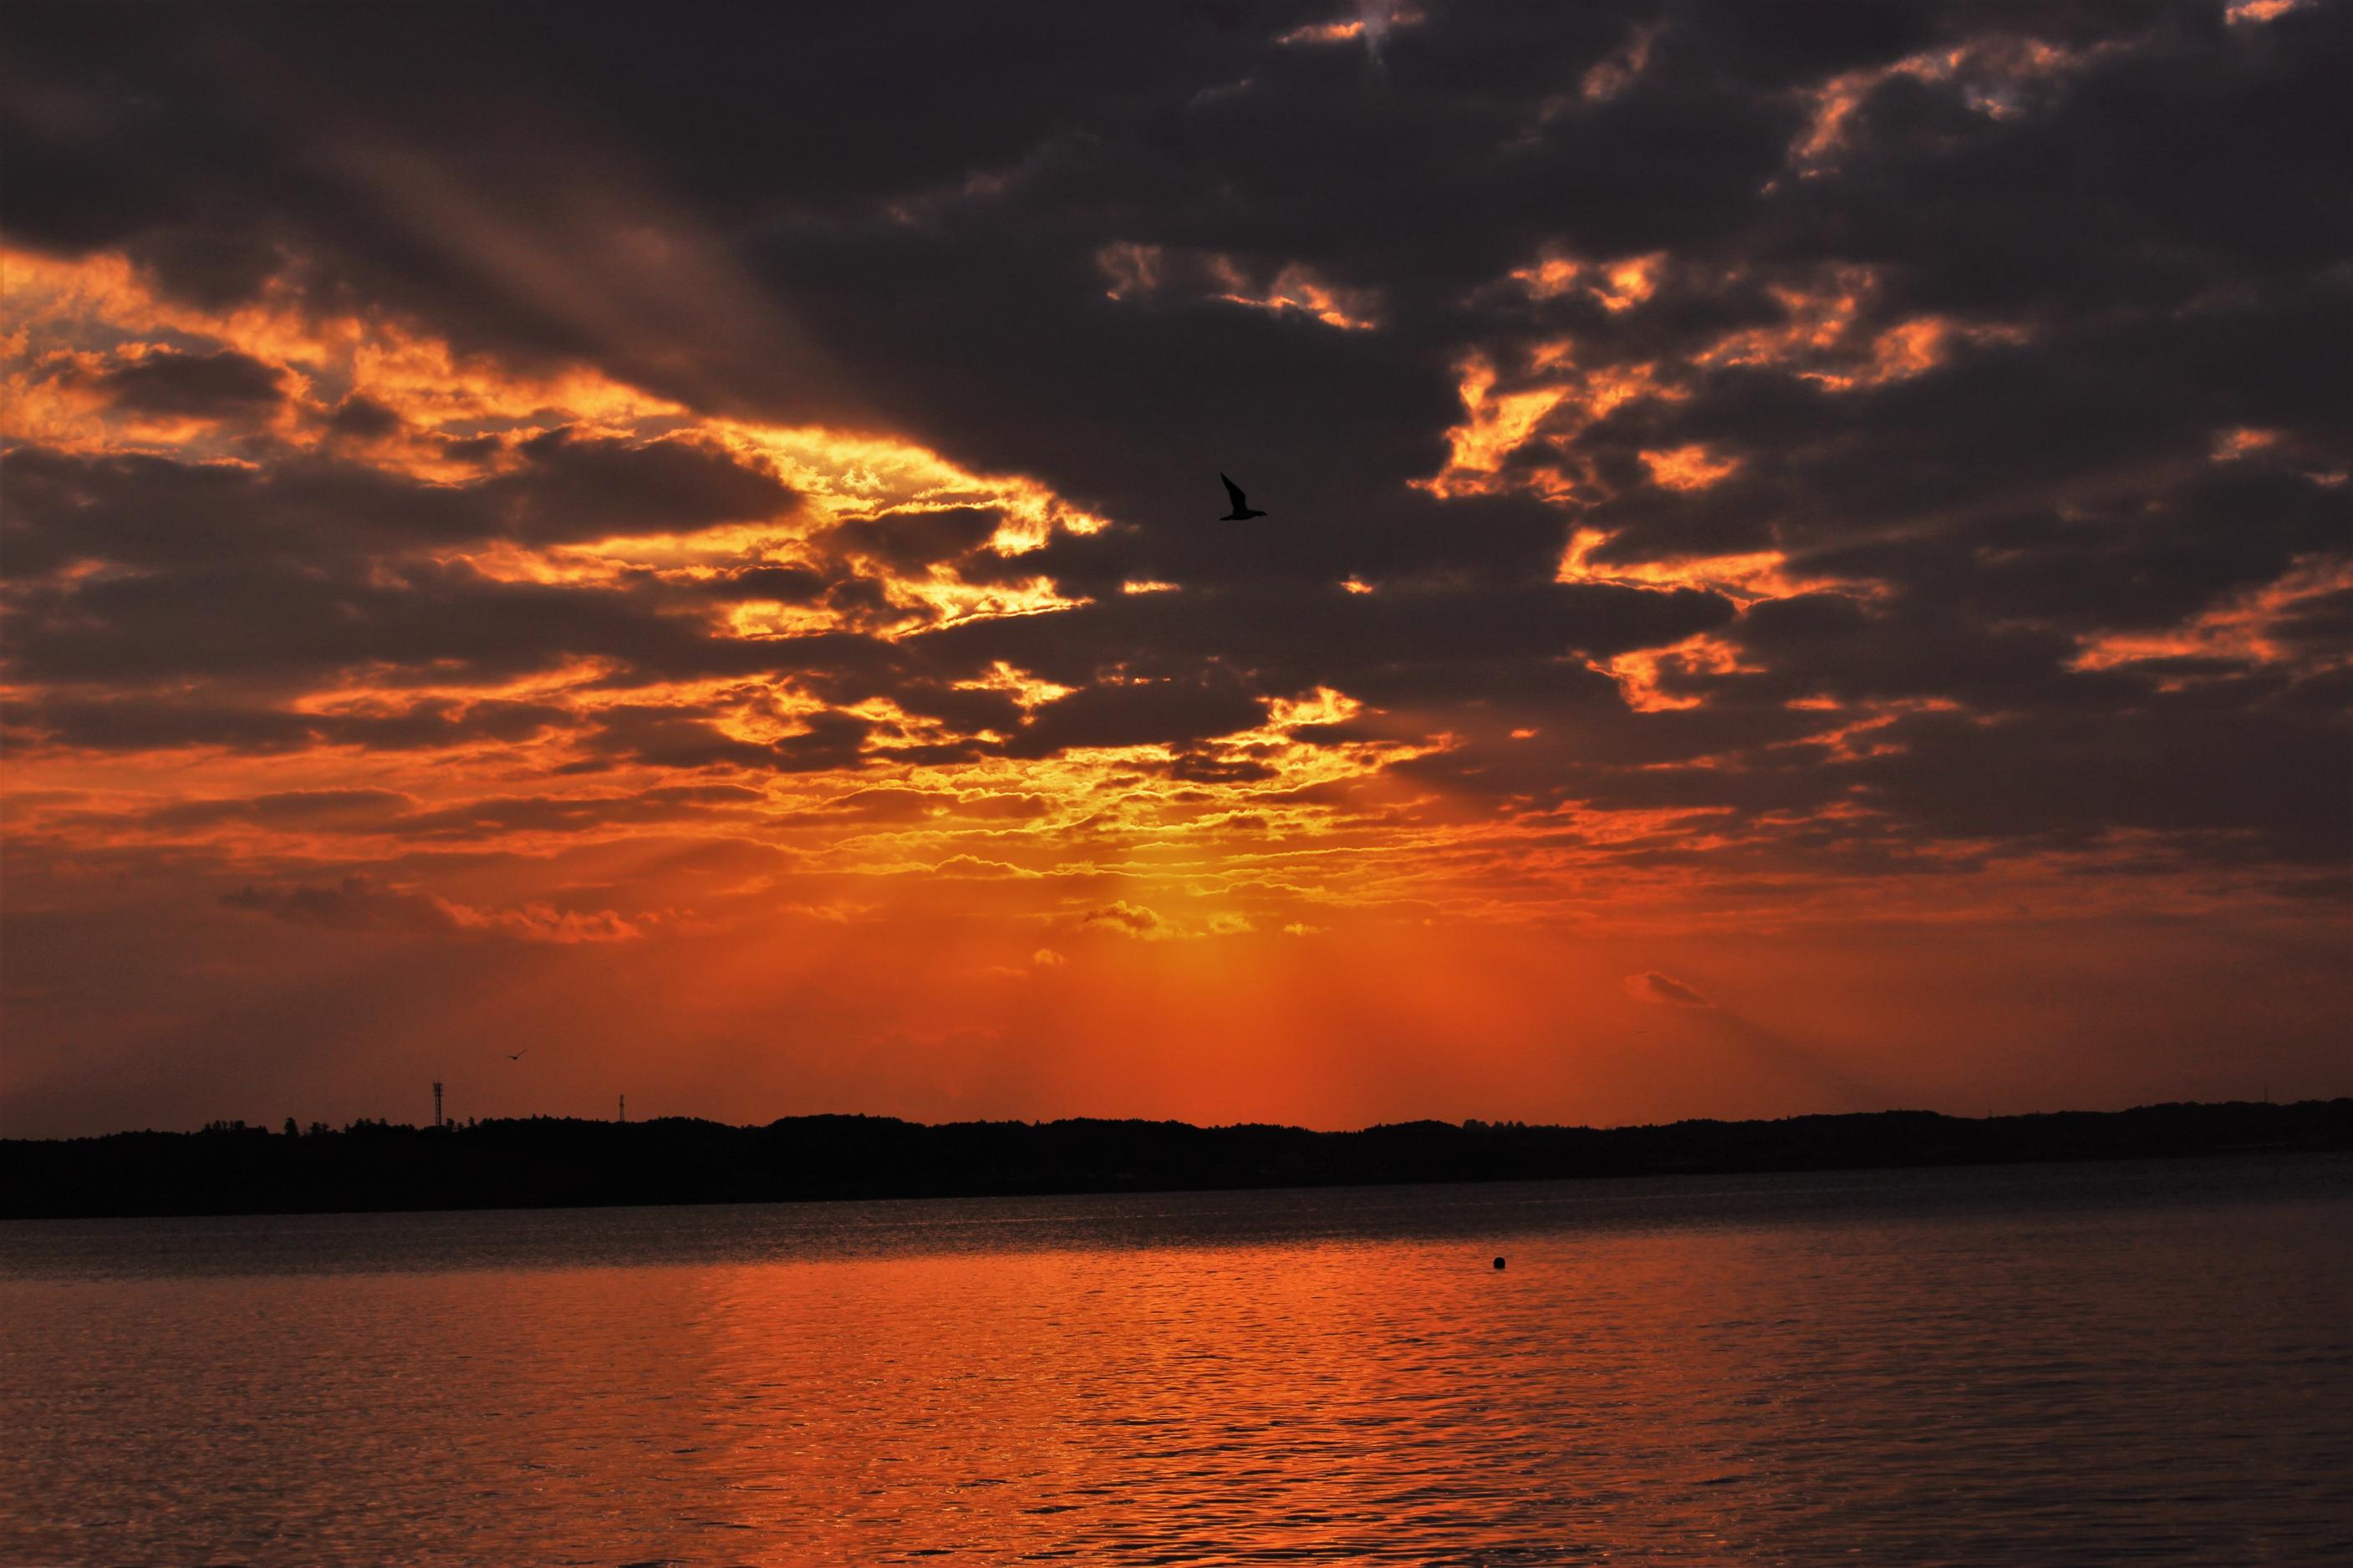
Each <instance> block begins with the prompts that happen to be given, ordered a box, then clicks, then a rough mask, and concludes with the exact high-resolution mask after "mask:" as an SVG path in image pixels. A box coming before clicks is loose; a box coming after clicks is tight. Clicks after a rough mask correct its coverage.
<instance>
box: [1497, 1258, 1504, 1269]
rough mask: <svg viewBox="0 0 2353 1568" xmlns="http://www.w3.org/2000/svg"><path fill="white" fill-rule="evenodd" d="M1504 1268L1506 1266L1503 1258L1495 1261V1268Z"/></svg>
mask: <svg viewBox="0 0 2353 1568" xmlns="http://www.w3.org/2000/svg"><path fill="white" fill-rule="evenodd" d="M1503 1266H1504V1260H1503V1259H1502V1258H1497V1259H1495V1267H1496V1268H1502V1267H1503Z"/></svg>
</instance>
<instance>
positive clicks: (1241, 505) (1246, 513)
mask: <svg viewBox="0 0 2353 1568" xmlns="http://www.w3.org/2000/svg"><path fill="white" fill-rule="evenodd" d="M1218 479H1219V481H1220V482H1222V483H1223V484H1224V485H1225V487H1226V494H1228V495H1229V496H1231V497H1232V498H1233V502H1234V510H1231V511H1229V512H1228V513H1226V515H1225V516H1223V517H1221V518H1219V519H1218V521H1219V522H1248V521H1250V519H1251V518H1254V517H1264V516H1265V515H1266V513H1264V512H1262V511H1259V510H1254V509H1253V508H1252V507H1251V506H1250V497H1248V496H1246V495H1244V494H1242V488H1241V486H1240V485H1238V484H1236V483H1234V481H1233V480H1231V479H1227V478H1226V476H1225V475H1223V474H1219V476H1218Z"/></svg>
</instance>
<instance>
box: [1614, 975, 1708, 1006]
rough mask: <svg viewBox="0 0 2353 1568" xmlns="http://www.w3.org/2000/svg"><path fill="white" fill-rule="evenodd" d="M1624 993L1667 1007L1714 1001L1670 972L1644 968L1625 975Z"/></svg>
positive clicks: (1703, 1003) (1636, 998) (1701, 1004)
mask: <svg viewBox="0 0 2353 1568" xmlns="http://www.w3.org/2000/svg"><path fill="white" fill-rule="evenodd" d="M1626 994H1628V995H1630V996H1631V997H1633V998H1634V999H1635V1000H1636V1001H1638V1002H1655V1003H1657V1004H1659V1005H1662V1006H1667V1007H1713V1006H1715V1003H1713V1002H1710V1001H1709V1000H1708V999H1707V998H1706V997H1705V996H1703V995H1701V994H1699V993H1698V992H1696V991H1694V990H1693V989H1692V988H1691V987H1690V986H1688V985H1686V984H1683V982H1682V981H1680V980H1677V979H1676V978H1674V976H1672V975H1671V974H1662V973H1659V972H1658V971H1657V970H1655V969H1646V970H1644V971H1643V972H1642V973H1640V974H1630V975H1628V976H1627V977H1626Z"/></svg>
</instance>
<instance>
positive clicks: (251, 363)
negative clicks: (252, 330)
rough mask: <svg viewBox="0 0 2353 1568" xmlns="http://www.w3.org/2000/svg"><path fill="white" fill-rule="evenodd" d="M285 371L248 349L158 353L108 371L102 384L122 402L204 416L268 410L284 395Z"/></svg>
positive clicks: (148, 410)
mask: <svg viewBox="0 0 2353 1568" xmlns="http://www.w3.org/2000/svg"><path fill="white" fill-rule="evenodd" d="M283 380H284V375H283V373H281V372H280V371H279V370H278V369H277V368H276V367H275V366H272V365H268V364H264V363H262V362H261V361H259V360H258V359H254V358H252V357H251V356H250V355H248V354H241V353H234V352H231V351H227V350H224V351H223V352H221V353H209V354H190V353H156V354H146V355H142V357H140V358H138V359H134V360H132V361H131V362H130V363H127V364H123V365H120V366H118V367H116V368H115V369H113V370H111V371H108V372H107V373H106V374H104V375H102V376H100V377H99V378H98V386H99V388H100V390H101V391H103V392H104V393H105V394H106V395H107V396H108V398H109V399H110V400H111V401H112V403H113V404H114V405H115V406H116V407H118V408H125V409H130V410H132V412H134V413H139V414H177V415H186V416H192V417H195V418H200V419H220V418H233V417H242V416H250V415H253V414H257V413H263V412H267V411H268V410H269V409H271V408H274V407H276V406H277V405H279V404H280V402H282V401H283V400H284V398H285V392H284V389H283V388H282V386H281V385H280V383H281V382H282V381H283Z"/></svg>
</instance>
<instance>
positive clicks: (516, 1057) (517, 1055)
mask: <svg viewBox="0 0 2353 1568" xmlns="http://www.w3.org/2000/svg"><path fill="white" fill-rule="evenodd" d="M530 1054H531V1047H529V1046H525V1047H523V1048H522V1050H519V1051H509V1052H508V1053H507V1060H509V1061H511V1062H519V1061H521V1060H522V1058H524V1057H526V1056H528V1055H530Z"/></svg>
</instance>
